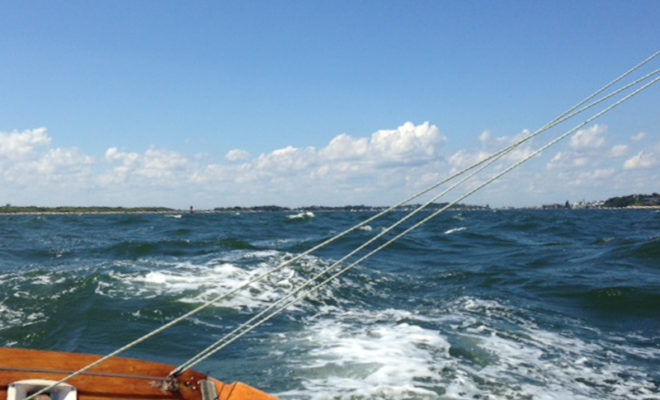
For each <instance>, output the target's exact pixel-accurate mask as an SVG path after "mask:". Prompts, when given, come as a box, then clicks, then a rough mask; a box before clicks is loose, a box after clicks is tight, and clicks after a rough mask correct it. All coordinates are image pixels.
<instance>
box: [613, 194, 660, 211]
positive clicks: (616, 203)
mask: <svg viewBox="0 0 660 400" xmlns="http://www.w3.org/2000/svg"><path fill="white" fill-rule="evenodd" d="M652 206H660V194H658V193H653V194H631V195H628V196H621V197H612V198H609V199H607V200H605V202H604V203H603V207H613V208H623V207H652Z"/></svg>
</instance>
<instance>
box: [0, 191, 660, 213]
mask: <svg viewBox="0 0 660 400" xmlns="http://www.w3.org/2000/svg"><path fill="white" fill-rule="evenodd" d="M446 205H447V203H433V204H431V205H429V206H428V209H429V210H437V209H439V208H442V207H445V206H446ZM418 206H419V204H408V205H405V206H400V207H398V208H397V209H398V210H400V211H410V210H413V209H415V208H417V207H418ZM627 207H630V208H635V207H641V208H644V207H654V208H657V207H660V194H658V193H653V194H631V195H628V196H621V197H611V198H609V199H607V200H605V201H600V202H593V204H587V205H586V206H582V207H577V206H573V207H571V206H570V205H569V204H568V202H567V203H566V205H563V206H562V205H560V204H556V205H552V206H542V207H538V208H544V209H545V208H627ZM386 208H387V207H383V206H379V207H372V206H365V205H347V206H339V207H328V206H307V207H297V208H289V207H280V206H275V205H266V206H253V207H239V206H235V207H216V208H214V209H213V210H203V211H201V212H216V213H237V212H300V211H312V212H324V211H382V210H384V209H386ZM451 209H452V210H460V211H472V210H488V209H490V207H488V206H487V205H486V206H476V205H469V204H456V205H454V206H452V207H451ZM181 212H188V211H187V210H177V209H173V208H167V207H99V206H91V207H69V206H62V207H37V206H12V205H11V204H7V205H5V206H0V214H130V213H134V214H139V213H143V214H147V213H181Z"/></svg>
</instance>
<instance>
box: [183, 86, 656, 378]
mask: <svg viewBox="0 0 660 400" xmlns="http://www.w3.org/2000/svg"><path fill="white" fill-rule="evenodd" d="M659 80H660V78H656V79H654V80H653V81H651V82H650V83H648V84H646V85H644V86H643V87H641V88H639V89H637V90H636V91H634V92H633V93H631V94H629V95H628V96H626V97H624V98H622V99H620V100H619V101H617V102H616V103H614V104H612V105H611V106H609V107H606V108H605V109H604V110H602V111H600V112H599V113H597V114H595V115H594V116H592V117H591V118H589V119H587V120H585V121H584V122H582V123H581V124H579V125H577V126H576V127H574V128H572V129H570V130H569V131H567V132H565V133H564V134H562V135H561V136H559V137H557V138H555V139H553V140H552V141H550V142H549V143H547V144H546V145H544V146H543V147H541V148H539V149H537V150H536V151H534V152H532V153H531V154H529V155H528V156H526V157H524V158H523V159H521V160H520V161H518V162H516V163H514V164H512V165H511V166H509V167H508V168H506V169H505V170H503V171H501V172H500V173H498V174H496V175H495V176H493V177H492V178H490V179H489V180H487V181H486V182H484V183H482V184H480V185H479V186H477V187H476V188H475V189H473V190H471V191H469V192H467V193H466V194H464V195H462V196H460V197H459V198H457V199H456V200H454V201H452V202H451V203H448V204H447V205H445V206H444V207H442V208H440V209H438V210H437V211H435V212H433V213H432V214H430V215H429V216H427V217H426V218H424V219H422V220H420V221H419V222H417V223H416V224H414V225H413V226H411V227H409V228H408V229H406V230H405V231H403V232H401V233H399V234H398V235H396V236H395V237H393V238H392V239H390V240H388V241H387V242H385V243H384V244H382V245H381V246H379V247H377V248H376V249H374V250H372V251H371V252H369V253H368V254H366V255H364V256H363V257H361V258H360V259H358V260H357V261H355V262H353V263H351V264H349V265H348V266H346V267H345V268H343V269H341V270H340V271H338V272H336V273H335V274H333V275H332V276H330V277H328V278H327V279H325V280H323V281H322V282H320V283H318V284H317V285H315V286H313V287H312V288H310V289H308V290H307V291H305V292H303V293H302V294H301V295H300V296H298V297H296V298H295V299H293V300H291V301H289V302H288V303H286V304H284V305H283V306H281V307H280V308H278V309H277V310H275V311H273V312H272V313H270V314H269V315H267V316H265V317H264V318H262V319H261V320H259V321H257V322H256V323H254V324H252V325H250V324H251V323H252V322H253V321H255V320H257V319H258V318H259V317H261V316H262V315H264V314H266V313H267V312H268V311H270V310H272V309H273V308H275V307H276V306H277V305H279V304H281V303H282V302H283V301H285V300H287V299H289V298H291V297H293V296H294V295H295V294H297V293H299V292H300V290H301V289H303V288H304V287H306V286H309V284H311V282H314V281H315V280H316V279H317V277H319V276H321V275H324V274H325V273H327V272H328V271H330V270H331V269H333V268H334V267H335V266H336V265H338V263H339V262H338V263H335V264H333V265H332V266H330V267H328V268H326V269H325V270H324V271H322V272H321V273H319V274H317V275H316V276H315V277H313V278H311V279H309V280H308V281H307V282H305V284H304V285H303V286H301V288H299V289H297V290H296V291H294V292H292V293H290V294H289V295H287V296H285V297H284V298H282V299H280V301H278V302H276V303H275V304H273V305H271V306H270V307H268V308H267V309H265V310H264V311H262V312H261V313H259V314H257V315H256V316H254V317H252V318H251V319H250V320H248V321H246V322H245V323H243V324H242V325H240V326H239V327H238V328H236V329H234V330H233V331H232V332H230V333H229V334H227V335H225V336H224V337H223V338H221V339H220V340H218V341H217V342H216V343H214V344H213V345H212V346H209V347H208V348H207V349H205V350H204V351H203V352H202V353H200V355H198V356H196V357H194V358H193V359H191V360H190V361H188V362H186V363H184V364H182V366H180V367H178V368H176V369H175V370H174V371H172V373H171V375H177V374H180V373H181V372H183V371H184V370H185V369H189V368H191V367H192V366H194V365H196V364H198V363H200V362H202V361H204V360H205V359H207V358H208V357H210V356H211V355H213V354H215V353H216V352H218V351H220V350H222V349H223V348H225V347H227V346H228V345H230V344H231V343H233V342H235V341H236V340H238V339H240V338H241V337H243V336H245V335H246V334H248V333H249V332H251V331H252V330H254V329H256V328H257V327H259V326H261V325H263V324H264V323H265V322H267V321H268V320H270V319H271V318H273V317H275V316H276V315H278V314H280V313H281V312H282V311H284V310H286V309H287V308H288V307H289V306H291V305H292V304H294V303H296V302H298V301H300V300H302V299H304V298H305V297H306V296H307V295H309V294H310V293H312V292H314V291H315V290H318V289H319V288H321V287H323V286H325V285H326V284H327V283H328V282H330V281H332V280H333V279H335V278H337V277H338V276H340V275H342V274H344V273H345V272H347V271H348V270H350V269H352V268H353V267H355V266H356V265H358V264H360V263H362V262H363V261H365V260H366V259H368V258H370V257H371V256H373V255H374V254H376V253H378V252H380V251H381V250H383V249H384V248H386V247H387V246H389V245H390V244H392V243H394V242H395V241H397V240H399V239H401V238H402V237H403V236H405V235H407V234H409V233H410V232H412V231H413V230H415V229H417V228H419V227H420V226H422V225H423V224H425V223H426V222H428V221H430V220H431V219H433V218H435V217H437V216H438V215H440V214H441V213H443V212H445V211H446V210H448V209H449V208H450V207H452V206H453V205H455V204H457V203H458V202H460V201H462V200H464V199H465V198H467V197H469V196H471V195H472V194H474V193H476V192H477V191H479V190H481V189H482V188H484V187H485V186H487V185H489V184H491V183H493V182H494V181H495V180H497V179H499V178H500V177H502V176H503V175H505V174H507V173H509V172H511V171H512V170H514V169H515V168H517V167H519V166H520V165H522V164H523V163H525V162H527V161H529V160H530V159H532V158H534V157H536V156H537V155H539V154H541V153H542V152H543V151H545V150H547V149H548V148H549V147H551V146H553V145H555V144H557V143H558V142H559V141H561V140H563V139H565V138H566V137H568V136H569V135H571V134H573V133H575V132H576V131H577V130H578V129H580V128H582V127H584V126H585V125H587V124H589V123H590V122H593V121H594V120H596V119H597V118H600V117H601V116H602V115H604V114H606V113H608V112H610V111H611V110H613V109H614V108H616V107H618V106H619V105H621V104H623V103H624V102H626V101H628V100H630V99H631V98H632V97H634V96H636V95H637V94H639V93H641V92H642V91H643V90H646V89H647V88H649V87H650V86H652V85H654V84H655V83H657V82H658V81H659ZM239 332H240V333H239ZM193 360H194V362H193Z"/></svg>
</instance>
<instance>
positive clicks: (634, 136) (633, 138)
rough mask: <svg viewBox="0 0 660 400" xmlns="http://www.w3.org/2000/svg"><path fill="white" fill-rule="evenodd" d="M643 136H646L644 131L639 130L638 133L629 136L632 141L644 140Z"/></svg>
mask: <svg viewBox="0 0 660 400" xmlns="http://www.w3.org/2000/svg"><path fill="white" fill-rule="evenodd" d="M644 138H646V132H639V133H638V134H636V135H633V136H631V137H630V140H632V141H633V142H640V141H642V140H644Z"/></svg>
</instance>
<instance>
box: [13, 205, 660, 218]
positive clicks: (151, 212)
mask: <svg viewBox="0 0 660 400" xmlns="http://www.w3.org/2000/svg"><path fill="white" fill-rule="evenodd" d="M2 208H3V207H0V216H11V215H37V216H38V215H158V214H160V215H179V214H191V213H190V211H189V210H176V209H168V210H145V209H130V208H127V209H123V210H89V209H81V210H77V209H69V210H58V209H57V207H53V208H52V209H40V210H38V211H37V210H35V211H18V210H17V211H7V210H3V209H2ZM40 208H42V207H40ZM44 208H45V207H44ZM386 209H387V207H369V208H360V209H349V208H345V207H323V208H317V209H311V210H310V209H309V208H307V207H301V208H282V209H277V210H272V209H268V210H264V209H261V208H259V207H256V208H247V207H246V208H242V209H240V210H234V209H222V210H214V209H201V210H195V211H194V212H193V213H192V214H240V213H246V214H253V213H269V212H280V213H285V212H303V211H314V212H380V211H383V210H386ZM410 210H412V208H410V207H406V208H401V209H398V210H397V211H410ZM558 210H562V209H557V208H542V207H502V208H485V207H479V208H451V209H450V210H449V211H558ZM563 210H575V211H583V210H612V211H617V210H660V206H627V207H597V208H578V209H576V208H573V209H566V208H564V209H563Z"/></svg>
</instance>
